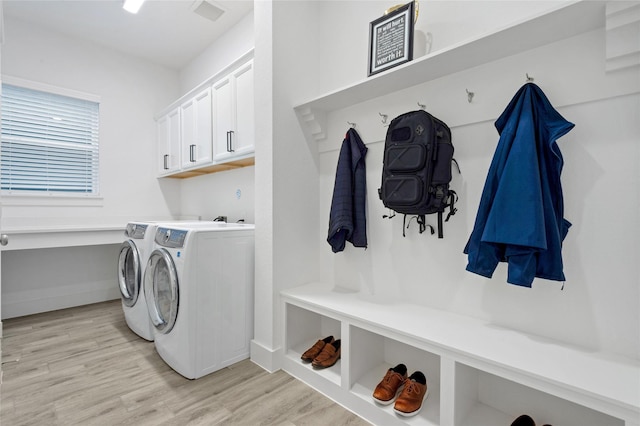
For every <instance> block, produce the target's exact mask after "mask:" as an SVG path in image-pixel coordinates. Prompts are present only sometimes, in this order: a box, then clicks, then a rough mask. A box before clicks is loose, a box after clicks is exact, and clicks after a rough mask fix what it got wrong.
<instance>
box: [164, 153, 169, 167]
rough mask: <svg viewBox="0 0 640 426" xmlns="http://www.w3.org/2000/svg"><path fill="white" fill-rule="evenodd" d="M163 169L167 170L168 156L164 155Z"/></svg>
mask: <svg viewBox="0 0 640 426" xmlns="http://www.w3.org/2000/svg"><path fill="white" fill-rule="evenodd" d="M164 169H165V170H169V154H165V155H164Z"/></svg>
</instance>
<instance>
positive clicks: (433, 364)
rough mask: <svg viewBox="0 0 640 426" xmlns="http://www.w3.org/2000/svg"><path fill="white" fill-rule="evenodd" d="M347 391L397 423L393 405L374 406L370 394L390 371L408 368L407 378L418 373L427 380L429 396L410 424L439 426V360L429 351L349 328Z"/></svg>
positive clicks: (376, 334)
mask: <svg viewBox="0 0 640 426" xmlns="http://www.w3.org/2000/svg"><path fill="white" fill-rule="evenodd" d="M349 338H350V339H349V348H350V351H349V371H348V372H347V375H348V376H349V384H350V386H349V389H350V391H351V393H353V394H354V395H356V396H358V397H360V398H362V399H363V400H364V401H366V402H367V403H368V404H370V405H371V407H372V409H373V410H380V411H382V412H385V413H387V414H388V415H389V416H390V420H389V421H392V420H393V419H398V417H397V416H396V415H395V413H394V412H393V404H390V405H388V406H382V405H378V404H376V403H375V402H374V401H373V399H372V394H373V391H374V389H375V388H376V385H377V384H378V383H379V382H380V380H381V379H382V378H383V377H384V375H385V373H386V372H387V370H388V369H389V368H392V367H395V366H396V365H398V364H400V363H402V364H404V365H406V366H407V374H408V375H411V374H412V373H413V372H414V371H421V372H422V373H424V375H425V377H426V378H427V387H428V390H429V395H428V397H427V399H426V400H425V401H424V405H423V407H422V410H421V411H420V413H419V414H418V415H417V416H416V417H415V418H413V419H411V424H416V425H419V424H423V425H439V424H440V357H439V356H438V355H435V354H433V353H431V352H429V351H425V350H422V349H419V348H417V347H415V346H411V345H408V344H406V343H402V342H399V341H397V340H395V339H391V338H389V337H385V336H384V335H382V334H379V333H378V332H372V331H367V330H365V329H363V328H360V327H355V326H351V327H350V333H349Z"/></svg>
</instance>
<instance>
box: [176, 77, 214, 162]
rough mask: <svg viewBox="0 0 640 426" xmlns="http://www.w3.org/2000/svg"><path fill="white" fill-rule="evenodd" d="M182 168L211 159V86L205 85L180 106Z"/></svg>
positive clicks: (210, 160)
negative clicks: (205, 86)
mask: <svg viewBox="0 0 640 426" xmlns="http://www.w3.org/2000/svg"><path fill="white" fill-rule="evenodd" d="M180 110H181V113H182V126H181V136H182V137H181V158H182V161H181V166H182V170H187V169H193V168H197V167H200V166H203V165H209V164H211V162H212V161H213V145H212V142H211V141H212V138H211V88H209V87H207V88H206V89H204V90H202V91H201V92H200V93H198V94H197V95H195V96H194V97H192V98H190V99H188V100H187V101H186V102H184V103H183V104H182V105H181V106H180Z"/></svg>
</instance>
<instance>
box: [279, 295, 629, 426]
mask: <svg viewBox="0 0 640 426" xmlns="http://www.w3.org/2000/svg"><path fill="white" fill-rule="evenodd" d="M281 296H282V300H283V312H284V313H285V321H284V326H285V330H284V354H285V356H284V358H283V369H284V370H285V371H287V372H289V373H290V374H292V375H293V376H295V377H297V378H299V379H300V380H302V381H304V382H306V383H307V384H309V385H310V386H312V387H314V388H316V389H318V390H319V391H321V392H323V393H324V394H326V395H327V396H329V397H330V398H332V399H334V400H335V401H337V402H339V403H340V404H341V405H344V406H345V407H347V408H349V409H350V410H352V411H354V412H355V413H357V414H358V415H360V416H362V417H363V418H365V419H367V420H368V421H370V422H372V423H374V424H381V425H382V424H384V425H431V426H438V425H442V426H499V425H505V426H509V425H510V424H511V422H512V421H513V420H514V419H515V418H516V417H517V416H518V415H520V414H529V415H531V416H535V417H536V418H537V419H538V420H536V423H539V424H544V423H543V422H547V423H549V424H552V425H568V426H574V425H575V426H578V425H581V426H585V425H594V426H596V425H597V426H638V425H640V423H639V421H638V419H639V418H640V415H639V414H640V413H639V412H638V407H637V399H638V395H639V388H638V384H639V383H640V366H639V365H638V362H637V361H634V360H630V359H624V358H616V357H615V356H610V355H606V354H602V353H595V352H592V351H589V350H588V349H584V348H580V347H574V346H570V345H566V344H563V343H562V342H557V341H553V340H549V339H544V338H541V337H538V336H533V335H528V334H526V333H523V332H520V331H516V330H511V329H508V328H505V327H501V326H497V325H494V324H491V323H490V322H487V321H484V320H481V319H477V318H473V317H468V316H464V315H460V314H455V313H452V312H447V311H442V310H438V309H433V308H428V307H424V306H419V305H414V304H411V303H407V302H400V301H393V300H377V299H376V298H375V297H374V296H371V295H366V294H362V293H361V292H357V291H349V290H346V289H343V288H338V287H334V286H332V285H329V284H323V283H310V284H305V285H302V286H300V287H296V288H292V289H288V290H285V291H283V292H281ZM328 335H333V336H334V337H335V338H336V339H337V338H340V339H341V340H342V355H341V356H342V358H341V360H340V361H338V363H336V365H334V366H333V367H330V368H328V369H324V370H316V369H314V368H312V367H311V366H310V365H308V364H305V363H303V362H302V361H301V360H300V355H301V354H302V352H304V351H305V350H306V349H307V348H309V347H310V346H311V345H313V344H314V343H315V342H316V341H317V340H318V339H321V338H324V337H326V336H328ZM399 363H403V364H405V365H406V366H407V368H408V372H409V374H411V373H412V372H414V371H416V370H420V371H422V372H423V373H424V374H425V376H426V377H427V385H428V388H429V396H428V398H427V399H426V400H425V403H424V404H425V405H424V406H423V407H422V410H421V412H420V413H419V414H418V415H417V416H415V417H407V418H405V417H400V416H398V415H396V414H395V413H394V412H393V408H392V405H390V406H386V407H384V406H380V405H378V404H376V403H375V402H374V401H373V399H372V393H373V390H374V389H375V386H376V384H377V383H378V382H379V381H380V380H381V379H382V377H384V373H385V372H386V370H387V369H388V368H390V367H393V366H395V365H397V364H399Z"/></svg>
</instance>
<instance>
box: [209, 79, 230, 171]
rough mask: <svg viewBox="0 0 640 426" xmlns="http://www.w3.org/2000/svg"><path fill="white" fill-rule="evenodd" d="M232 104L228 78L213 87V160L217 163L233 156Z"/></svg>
mask: <svg viewBox="0 0 640 426" xmlns="http://www.w3.org/2000/svg"><path fill="white" fill-rule="evenodd" d="M233 104H234V102H233V81H232V76H228V77H226V78H224V79H222V80H220V81H218V82H217V83H215V84H214V85H213V146H214V159H215V161H218V162H219V161H224V160H225V159H227V158H229V157H231V156H233V148H232V147H231V138H232V137H233V131H234V129H235V123H234V116H235V113H234V111H233Z"/></svg>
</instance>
